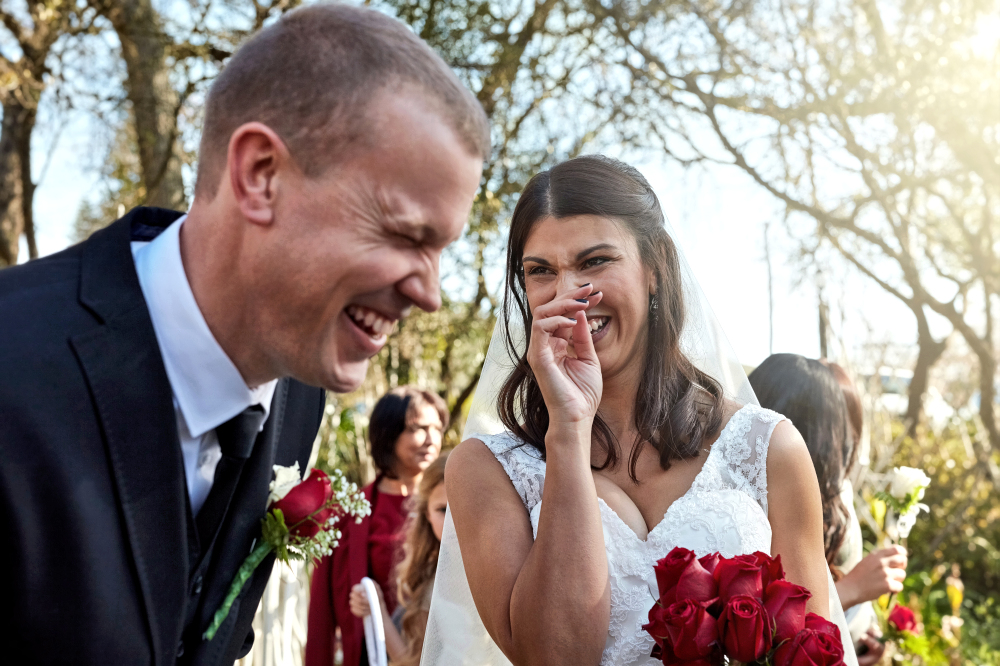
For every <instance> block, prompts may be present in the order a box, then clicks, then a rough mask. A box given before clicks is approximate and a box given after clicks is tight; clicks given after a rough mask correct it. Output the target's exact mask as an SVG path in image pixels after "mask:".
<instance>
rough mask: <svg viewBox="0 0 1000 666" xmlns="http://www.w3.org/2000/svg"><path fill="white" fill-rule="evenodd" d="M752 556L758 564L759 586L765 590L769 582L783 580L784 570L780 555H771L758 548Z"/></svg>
mask: <svg viewBox="0 0 1000 666" xmlns="http://www.w3.org/2000/svg"><path fill="white" fill-rule="evenodd" d="M753 556H754V559H756V560H757V565H758V566H760V572H761V580H760V584H761V587H763V588H764V589H765V590H766V589H767V586H768V585H769V584H770V583H772V582H774V581H776V580H785V570H784V569H783V568H782V566H781V555H775V556H774V557H771V556H770V555H768V554H767V553H762V552H760V551H759V550H758V551H757V552H756V553H754V554H753Z"/></svg>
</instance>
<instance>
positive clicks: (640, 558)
mask: <svg viewBox="0 0 1000 666" xmlns="http://www.w3.org/2000/svg"><path fill="white" fill-rule="evenodd" d="M783 418H784V417H782V416H781V415H780V414H777V413H775V412H772V411H770V410H768V409H764V408H762V407H758V406H757V405H753V404H747V405H745V406H744V407H743V408H741V409H740V410H739V411H737V412H736V413H735V414H734V415H733V416H732V418H730V420H729V422H728V423H727V424H726V426H725V428H724V429H723V431H722V433H721V434H720V436H719V438H718V440H717V441H716V442H715V444H713V445H712V448H711V449H710V451H709V453H708V458H707V459H706V460H705V463H704V466H703V467H702V469H701V471H700V472H699V473H698V475H697V477H696V478H695V480H694V483H693V484H692V486H691V488H690V489H689V490H688V491H687V492H686V493H685V494H684V495H683V496H682V497H681V498H680V499H678V500H677V501H675V502H674V503H673V504H672V505H670V507H669V508H668V509H667V512H666V513H665V514H664V516H663V519H662V520H661V521H660V522H659V524H657V525H656V526H655V527H653V529H652V530H650V532H649V535H648V537H647V538H646V539H645V540H642V539H640V538H639V537H638V536H637V535H636V534H635V532H633V531H632V530H631V529H630V528H629V527H628V526H627V525H626V524H625V523H624V522H623V521H622V520H621V518H619V517H618V514H616V513H615V512H614V511H613V510H612V509H611V507H609V506H608V505H607V504H606V503H605V502H604V500H601V499H598V504H599V506H600V511H601V523H602V525H603V527H604V545H605V549H606V551H607V556H608V574H609V578H610V585H611V618H610V623H609V626H608V636H607V639H606V641H605V644H604V653H603V655H602V657H601V662H600V663H601V665H602V666H633V665H640V664H642V665H646V664H649V665H652V664H658V663H659V661H658V660H656V659H652V658H650V656H649V655H650V652H651V650H652V649H653V639H652V637H651V636H650V635H649V634H647V633H646V632H645V631H643V629H642V625H643V624H646V623H647V622H648V614H649V610H650V608H652V606H653V604H654V603H655V600H656V597H657V596H658V595H657V587H656V576H655V574H654V572H653V565H654V564H655V563H656V561H657V560H659V559H661V558H662V557H664V556H665V555H666V554H667V553H668V552H670V550H671V549H672V548H674V547H675V546H683V547H684V548H689V549H691V550H693V551H694V552H695V553H696V554H697V555H698V556H699V557H701V556H703V555H707V554H709V553H714V552H718V553H720V554H721V555H722V556H723V557H733V556H735V555H740V554H747V553H753V552H755V551H762V552H765V553H770V552H771V525H770V523H769V522H768V519H767V448H768V442H769V441H770V438H771V433H772V432H773V431H774V427H775V426H776V425H777V424H778V423H779V422H780V421H781V420H782V419H783ZM472 437H475V438H477V439H480V440H482V441H483V442H484V443H485V444H486V446H487V447H488V448H489V449H490V451H492V452H493V454H494V455H495V456H496V458H497V460H498V461H500V464H501V465H502V466H503V468H504V470H505V471H506V472H507V475H508V476H509V477H510V480H511V483H512V484H513V485H514V488H515V489H516V490H517V493H518V495H520V497H521V500H522V501H523V502H524V508H525V510H526V511H527V512H528V515H529V517H530V519H531V527H532V531H533V533H534V534H535V535H537V533H538V517H539V513H540V510H541V505H542V493H543V491H544V488H545V462H544V461H543V460H541V459H540V457H539V454H538V452H537V451H536V450H535V449H534V448H532V447H530V446H527V445H524V443H523V442H521V441H520V440H518V439H517V438H515V437H514V436H513V435H512V434H511V433H509V432H501V433H499V434H495V435H472ZM445 531H446V533H447V532H448V531H452V532H453V531H454V525H453V523H451V516H450V514H449V515H448V519H447V521H446V526H445ZM445 541H446V543H447V542H449V540H448V539H446V540H445ZM450 543H451V544H452V545H453V546H454V545H455V544H456V541H455V540H454V539H451V540H450ZM440 557H441V558H442V561H440V562H439V571H441V570H442V568H443V569H445V570H454V568H456V567H458V568H464V567H462V563H461V553H460V552H458V549H457V548H454V547H452V548H443V549H442V552H441V556H440ZM440 582H441V580H440V579H439V580H438V583H439V584H438V586H437V587H435V590H434V599H433V602H432V604H433V605H434V606H436V608H434V609H433V612H432V613H431V620H430V622H429V624H428V627H427V639H426V641H425V652H424V655H423V659H422V660H421V664H424V665H428V666H431V665H433V666H437V665H442V666H460V665H461V666H502V665H506V664H509V663H510V662H509V661H508V660H507V659H506V658H505V657H504V656H503V654H502V653H501V652H500V650H499V648H497V647H496V645H495V644H494V643H493V641H492V640H490V638H489V636H488V634H487V633H486V631H485V627H483V625H482V621H481V620H480V619H479V616H478V614H477V613H476V612H475V607H474V605H473V604H472V603H471V602H472V599H471V593H470V592H469V588H468V582H467V581H465V579H464V576H462V577H461V580H460V581H459V584H455V585H450V586H443V585H441V584H440ZM830 586H831V593H832V596H831V615H832V619H833V620H834V621H836V622H838V624H839V625H840V626H841V628H842V633H844V632H846V622H845V621H844V619H843V611H842V609H841V608H840V602H839V600H837V597H836V592H835V588H833V582H832V579H831V581H830ZM844 645H845V660H846V662H847V664H848V665H849V666H850V665H852V664H855V665H856V664H857V660H856V657H855V656H854V650H853V648H852V645H851V642H850V638H849V635H848V636H846V638H845V641H844Z"/></svg>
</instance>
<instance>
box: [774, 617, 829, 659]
mask: <svg viewBox="0 0 1000 666" xmlns="http://www.w3.org/2000/svg"><path fill="white" fill-rule="evenodd" d="M772 663H773V664H774V666H843V664H844V646H843V645H842V644H841V642H840V630H839V629H837V626H836V625H835V624H833V623H831V622H829V621H827V620H824V619H823V618H821V617H820V616H819V615H816V614H815V613H809V614H808V615H807V616H806V627H805V629H803V630H802V631H800V632H799V633H798V634H796V635H795V636H794V637H793V638H792V639H791V640H788V641H785V642H784V643H782V644H781V645H779V646H778V649H777V650H775V651H774V658H773V659H772Z"/></svg>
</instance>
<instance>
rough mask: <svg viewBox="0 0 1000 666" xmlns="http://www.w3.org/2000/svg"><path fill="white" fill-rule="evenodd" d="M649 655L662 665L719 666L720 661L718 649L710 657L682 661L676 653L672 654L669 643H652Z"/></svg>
mask: <svg viewBox="0 0 1000 666" xmlns="http://www.w3.org/2000/svg"><path fill="white" fill-rule="evenodd" d="M649 656H650V658H652V659H658V660H659V661H660V662H661V663H662V664H664V666H719V663H720V662H721V661H722V658H721V657H720V656H719V653H718V650H716V651H714V652H713V653H712V656H711V657H705V658H703V659H692V660H690V661H684V660H683V659H678V658H677V655H675V654H674V652H673V650H671V649H670V646H669V645H664V646H663V647H660V646H659V645H654V646H653V651H652V652H651V653H650V654H649Z"/></svg>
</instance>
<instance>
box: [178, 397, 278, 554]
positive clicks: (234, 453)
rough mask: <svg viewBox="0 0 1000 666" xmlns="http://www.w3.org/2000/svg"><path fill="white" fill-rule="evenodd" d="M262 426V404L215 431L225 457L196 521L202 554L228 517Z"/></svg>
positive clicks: (247, 410)
mask: <svg viewBox="0 0 1000 666" xmlns="http://www.w3.org/2000/svg"><path fill="white" fill-rule="evenodd" d="M262 423H264V408H263V407H261V406H260V405H251V406H250V407H247V408H246V409H244V410H243V411H242V412H240V413H239V414H237V415H236V416H234V417H233V418H231V419H229V420H228V421H226V422H225V423H223V424H222V425H220V426H219V427H218V428H216V429H215V434H216V436H217V437H218V438H219V448H220V449H222V458H220V459H219V464H218V466H216V468H215V480H214V481H213V482H212V489H211V490H210V491H209V492H208V497H207V498H206V499H205V504H204V505H202V507H201V511H199V512H198V517H197V518H196V519H195V522H196V524H197V525H198V541H199V542H200V543H201V550H202V553H204V552H205V551H206V550H207V549H208V547H209V545H210V544H211V543H212V540H213V539H215V535H216V533H217V532H218V531H219V526H221V525H222V520H223V519H224V518H225V517H226V511H228V510H229V504H230V502H231V501H232V499H233V493H234V492H235V491H236V485H237V483H238V482H239V480H240V470H242V469H243V463H245V462H246V460H247V458H249V457H250V453H251V452H252V451H253V445H254V442H255V441H256V440H257V434H258V433H259V432H260V426H261V424H262Z"/></svg>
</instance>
